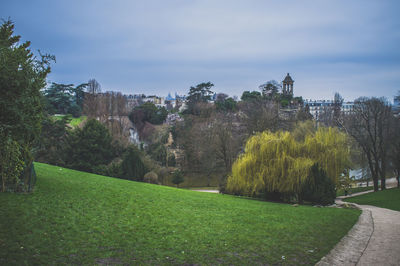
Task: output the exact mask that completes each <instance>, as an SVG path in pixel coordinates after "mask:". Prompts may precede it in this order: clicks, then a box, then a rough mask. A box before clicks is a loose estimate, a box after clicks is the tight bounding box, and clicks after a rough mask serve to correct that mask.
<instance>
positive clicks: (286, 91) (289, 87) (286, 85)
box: [282, 73, 294, 96]
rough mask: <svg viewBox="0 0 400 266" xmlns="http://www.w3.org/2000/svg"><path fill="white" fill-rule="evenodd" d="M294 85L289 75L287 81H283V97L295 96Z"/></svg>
mask: <svg viewBox="0 0 400 266" xmlns="http://www.w3.org/2000/svg"><path fill="white" fill-rule="evenodd" d="M293 83H294V80H293V79H292V77H291V76H290V75H289V73H287V75H286V77H285V79H284V80H283V81H282V85H283V86H282V94H283V95H291V96H293Z"/></svg>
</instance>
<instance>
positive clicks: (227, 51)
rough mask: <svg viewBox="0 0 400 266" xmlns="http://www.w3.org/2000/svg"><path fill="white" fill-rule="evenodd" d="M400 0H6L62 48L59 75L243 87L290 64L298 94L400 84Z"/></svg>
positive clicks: (163, 87) (30, 29)
mask: <svg viewBox="0 0 400 266" xmlns="http://www.w3.org/2000/svg"><path fill="white" fill-rule="evenodd" d="M398 10H400V1H396V0H393V1H375V0H370V1H368V0H352V1H338V0H331V1H327V0H326V1H324V0H321V1H311V0H309V1H305V0H303V1H295V0H291V1H290V0H287V1H286V0H279V1H278V0H277V1H248V0H247V1H232V0H230V1H217V0H214V1H188V0H175V1H167V0H164V1H162V0H160V1H62V2H61V1H16V0H13V1H8V0H7V1H4V0H3V1H1V3H0V17H1V18H3V19H6V18H8V17H10V18H11V19H12V20H13V21H14V22H15V24H16V33H17V34H20V35H21V36H22V38H23V39H24V40H30V41H31V42H32V47H33V48H34V49H40V50H41V51H44V52H47V53H51V54H54V55H55V56H56V58H57V63H56V64H54V66H53V71H52V73H51V75H50V76H49V80H50V81H54V82H58V83H74V84H79V83H83V82H86V81H87V80H88V79H90V78H96V79H97V80H98V81H99V82H100V84H101V85H102V88H103V90H117V91H122V92H124V93H145V94H158V95H162V96H165V95H166V94H167V93H168V92H171V93H174V92H175V91H176V92H178V93H187V91H188V89H189V87H190V86H193V85H196V84H198V83H200V82H203V81H204V82H206V81H211V82H213V83H214V84H215V88H214V91H216V92H225V93H228V94H230V95H238V96H240V95H241V93H242V92H243V90H254V89H257V87H258V85H260V84H262V83H264V82H266V81H268V80H271V79H275V80H278V81H281V80H282V79H283V78H284V77H285V75H286V73H287V72H290V73H291V75H292V77H293V79H294V80H295V89H294V90H295V91H294V92H295V95H301V96H303V97H304V98H307V99H309V98H312V99H330V98H332V97H333V94H334V93H335V92H336V91H337V92H340V93H341V94H342V95H343V96H344V98H345V100H353V99H354V98H357V97H359V96H385V97H387V98H388V99H389V100H392V99H393V95H395V94H396V93H397V91H398V90H400V85H399V84H400V52H399V49H398V46H399V43H400V31H399V29H400V19H399V16H398Z"/></svg>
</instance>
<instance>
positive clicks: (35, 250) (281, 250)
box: [0, 163, 360, 265]
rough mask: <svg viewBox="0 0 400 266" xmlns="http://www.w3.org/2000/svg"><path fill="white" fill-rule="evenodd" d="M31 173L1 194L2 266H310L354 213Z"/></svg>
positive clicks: (43, 169) (50, 170)
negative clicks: (32, 184) (29, 187)
mask: <svg viewBox="0 0 400 266" xmlns="http://www.w3.org/2000/svg"><path fill="white" fill-rule="evenodd" d="M35 167H36V172H37V175H38V181H37V185H36V188H35V192H34V193H31V194H12V193H0V206H1V207H0V265H5V264H16V265H22V264H27V263H28V264H37V265H43V264H54V265H59V264H98V263H103V264H113V263H122V264H157V265H158V264H194V263H198V264H236V265H254V264H281V263H287V264H314V263H315V262H317V261H318V260H319V259H320V258H321V257H322V256H323V255H325V254H326V253H328V252H329V250H330V249H331V248H332V247H333V246H334V245H335V244H336V243H337V242H338V241H339V240H340V239H341V237H343V236H344V235H345V234H346V233H347V231H348V230H349V229H350V228H351V227H352V226H353V224H354V223H355V222H356V221H357V219H358V216H359V214H360V211H358V210H354V209H336V208H315V207H310V206H299V207H294V206H291V205H286V204H278V203H269V202H262V201H257V200H249V199H243V198H239V197H233V196H229V195H219V194H211V193H202V192H195V191H189V190H185V189H176V188H171V187H163V186H156V185H151V184H145V183H137V182H131V181H126V180H121V179H114V178H110V177H103V176H98V175H94V174H88V173H84V172H79V171H74V170H69V169H65V168H60V167H56V166H50V165H46V164H40V163H35Z"/></svg>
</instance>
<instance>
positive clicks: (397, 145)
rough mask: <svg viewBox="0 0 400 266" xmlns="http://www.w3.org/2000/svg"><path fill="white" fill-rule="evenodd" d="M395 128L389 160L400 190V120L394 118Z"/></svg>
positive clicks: (392, 134)
mask: <svg viewBox="0 0 400 266" xmlns="http://www.w3.org/2000/svg"><path fill="white" fill-rule="evenodd" d="M392 119H393V123H392V124H393V126H392V128H391V138H390V139H391V143H392V145H391V148H390V152H389V159H390V164H391V168H392V169H393V171H394V173H395V175H396V179H397V188H400V118H399V117H393V118H392Z"/></svg>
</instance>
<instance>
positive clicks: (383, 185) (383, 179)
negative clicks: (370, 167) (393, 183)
mask: <svg viewBox="0 0 400 266" xmlns="http://www.w3.org/2000/svg"><path fill="white" fill-rule="evenodd" d="M385 189H386V179H385V178H384V177H381V190H385Z"/></svg>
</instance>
